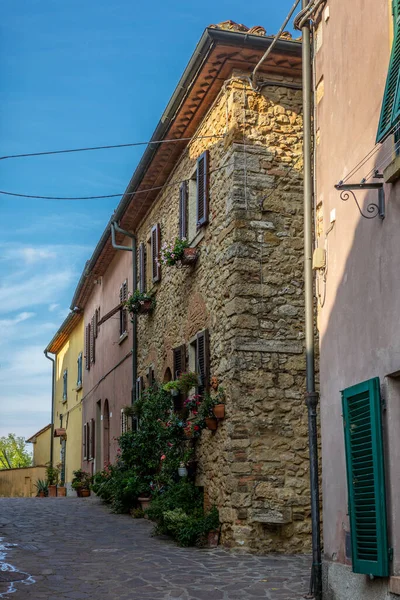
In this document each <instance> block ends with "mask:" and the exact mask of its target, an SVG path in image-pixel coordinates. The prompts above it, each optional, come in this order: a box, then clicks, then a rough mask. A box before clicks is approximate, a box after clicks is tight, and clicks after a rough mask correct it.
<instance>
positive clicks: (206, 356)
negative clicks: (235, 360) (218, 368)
mask: <svg viewBox="0 0 400 600" xmlns="http://www.w3.org/2000/svg"><path fill="white" fill-rule="evenodd" d="M209 346H210V345H209V335H208V329H205V330H204V331H201V332H200V333H198V334H197V344H196V362H197V365H196V372H197V373H198V375H199V377H200V379H201V383H199V386H198V388H197V392H198V393H199V394H203V393H204V392H208V390H209V388H210V350H209Z"/></svg>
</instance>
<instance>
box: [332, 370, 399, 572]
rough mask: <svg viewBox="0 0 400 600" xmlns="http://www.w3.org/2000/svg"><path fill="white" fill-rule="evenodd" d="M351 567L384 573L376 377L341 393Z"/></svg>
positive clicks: (386, 555)
mask: <svg viewBox="0 0 400 600" xmlns="http://www.w3.org/2000/svg"><path fill="white" fill-rule="evenodd" d="M342 404H343V418H344V437H345V451H346V470H347V487H348V503H349V516H350V533H351V552H352V564H353V571H354V572H355V573H364V574H365V575H375V576H379V577H387V576H388V575H389V548H388V540H387V524H386V520H387V519H386V500H385V467H384V457H383V438H382V418H381V410H382V407H381V397H380V382H379V378H378V377H375V378H374V379H370V380H369V381H364V382H363V383H359V384H357V385H354V386H352V387H349V388H347V389H345V390H343V392H342Z"/></svg>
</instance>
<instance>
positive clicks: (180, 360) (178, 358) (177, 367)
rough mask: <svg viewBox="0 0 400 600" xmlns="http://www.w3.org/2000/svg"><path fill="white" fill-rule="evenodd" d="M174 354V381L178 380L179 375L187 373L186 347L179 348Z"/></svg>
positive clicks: (174, 350)
mask: <svg viewBox="0 0 400 600" xmlns="http://www.w3.org/2000/svg"><path fill="white" fill-rule="evenodd" d="M173 353H174V372H173V374H172V377H173V379H178V377H179V375H180V374H181V373H183V372H184V371H186V346H185V345H183V346H178V348H174V349H173Z"/></svg>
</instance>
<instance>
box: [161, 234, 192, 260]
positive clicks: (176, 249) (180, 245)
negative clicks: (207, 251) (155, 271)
mask: <svg viewBox="0 0 400 600" xmlns="http://www.w3.org/2000/svg"><path fill="white" fill-rule="evenodd" d="M196 260H197V249H196V248H191V247H190V246H189V242H188V241H187V240H186V238H182V239H181V238H176V239H175V241H174V242H170V243H168V242H164V243H163V245H162V246H161V252H160V263H161V264H162V265H166V266H168V267H173V266H174V265H177V266H181V265H191V264H194V263H195V262H196Z"/></svg>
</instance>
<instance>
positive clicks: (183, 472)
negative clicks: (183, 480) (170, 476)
mask: <svg viewBox="0 0 400 600" xmlns="http://www.w3.org/2000/svg"><path fill="white" fill-rule="evenodd" d="M178 475H179V477H187V475H188V470H187V468H186V466H185V465H183V466H182V465H181V466H179V467H178Z"/></svg>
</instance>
